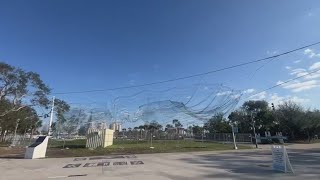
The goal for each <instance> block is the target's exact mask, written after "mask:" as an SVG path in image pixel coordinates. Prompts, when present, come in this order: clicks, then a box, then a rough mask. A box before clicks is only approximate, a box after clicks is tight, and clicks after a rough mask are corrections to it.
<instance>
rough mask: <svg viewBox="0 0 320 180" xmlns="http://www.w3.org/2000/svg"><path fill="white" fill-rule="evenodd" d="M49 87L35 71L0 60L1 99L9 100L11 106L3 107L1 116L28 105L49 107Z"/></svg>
mask: <svg viewBox="0 0 320 180" xmlns="http://www.w3.org/2000/svg"><path fill="white" fill-rule="evenodd" d="M49 93H50V89H49V87H48V86H47V85H46V84H45V83H44V82H43V81H42V80H41V78H40V75H39V74H37V73H35V72H27V71H24V70H22V69H20V68H16V67H13V66H11V65H9V64H6V63H3V62H0V100H8V101H10V103H11V106H10V108H8V109H1V110H0V112H1V114H0V117H3V116H6V115H7V114H8V113H11V112H17V111H19V110H21V109H22V108H24V107H27V106H43V107H46V108H47V107H48V105H49V103H50V101H49V99H48V98H47V95H48V94H49Z"/></svg>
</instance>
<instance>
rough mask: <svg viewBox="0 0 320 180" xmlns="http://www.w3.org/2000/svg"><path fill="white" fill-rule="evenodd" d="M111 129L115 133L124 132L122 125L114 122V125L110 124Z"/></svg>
mask: <svg viewBox="0 0 320 180" xmlns="http://www.w3.org/2000/svg"><path fill="white" fill-rule="evenodd" d="M109 129H112V130H114V131H115V132H116V131H119V132H121V131H122V125H121V124H120V123H116V122H114V123H112V124H110V126H109Z"/></svg>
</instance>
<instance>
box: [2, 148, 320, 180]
mask: <svg viewBox="0 0 320 180" xmlns="http://www.w3.org/2000/svg"><path fill="white" fill-rule="evenodd" d="M288 151H289V156H290V159H291V162H292V165H293V168H294V169H295V171H296V174H295V175H290V174H283V173H278V172H274V171H273V170H272V168H271V163H272V161H271V152H270V151H269V150H266V149H260V150H241V151H228V152H193V153H168V154H143V155H131V156H127V155H124V156H118V155H117V156H105V157H86V158H61V159H41V160H25V159H0V171H1V174H0V179H1V180H2V179H3V180H21V179H26V180H27V179H30V180H43V179H90V180H93V179H94V180H99V179H113V180H128V179H132V180H136V179H141V180H147V179H148V180H149V179H152V180H169V179H174V180H188V179H190V180H191V179H192V180H194V179H199V180H200V179H239V180H242V179H243V180H244V179H272V178H274V179H303V178H307V179H308V180H309V179H320V171H319V168H320V149H315V148H311V149H309V150H307V151H306V150H305V149H304V150H301V149H298V148H297V149H295V148H289V150H288ZM77 175H83V176H77ZM68 176H72V177H68Z"/></svg>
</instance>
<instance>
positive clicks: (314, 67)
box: [309, 62, 320, 70]
mask: <svg viewBox="0 0 320 180" xmlns="http://www.w3.org/2000/svg"><path fill="white" fill-rule="evenodd" d="M316 69H320V62H316V63H314V64H312V65H311V66H310V67H309V70H316Z"/></svg>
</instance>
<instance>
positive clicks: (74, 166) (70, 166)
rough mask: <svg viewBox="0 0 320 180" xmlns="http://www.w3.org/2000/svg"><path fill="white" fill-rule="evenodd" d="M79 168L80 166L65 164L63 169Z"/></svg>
mask: <svg viewBox="0 0 320 180" xmlns="http://www.w3.org/2000/svg"><path fill="white" fill-rule="evenodd" d="M79 166H81V164H67V165H65V166H64V167H63V168H77V167H79Z"/></svg>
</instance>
